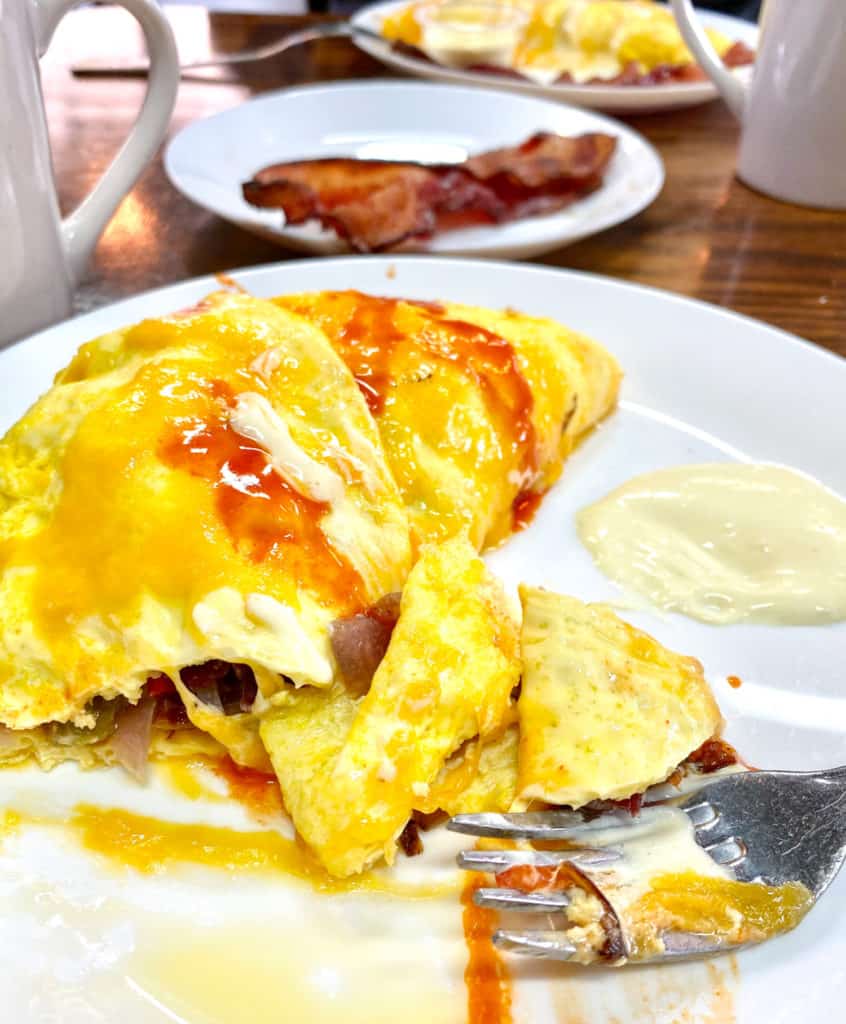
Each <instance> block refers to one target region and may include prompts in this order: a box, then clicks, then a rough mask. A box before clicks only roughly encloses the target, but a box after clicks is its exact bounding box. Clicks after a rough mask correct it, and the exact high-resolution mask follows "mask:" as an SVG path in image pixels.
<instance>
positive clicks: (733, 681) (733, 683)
mask: <svg viewBox="0 0 846 1024" xmlns="http://www.w3.org/2000/svg"><path fill="white" fill-rule="evenodd" d="M726 682H727V683H728V684H729V686H730V687H732V689H734V690H739V689H740V687H741V686H742V685H743V680H742V679H741V678H740V676H726Z"/></svg>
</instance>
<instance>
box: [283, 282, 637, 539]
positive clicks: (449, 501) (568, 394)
mask: <svg viewBox="0 0 846 1024" xmlns="http://www.w3.org/2000/svg"><path fill="white" fill-rule="evenodd" d="M275 301H276V302H277V304H278V305H280V306H281V307H282V308H284V309H288V310H292V311H295V312H297V313H300V314H302V315H303V316H305V317H307V318H308V319H309V320H311V321H312V322H313V323H314V324H316V325H317V326H319V327H320V328H321V329H322V330H324V331H325V332H326V335H327V336H328V338H329V340H330V342H331V343H332V345H333V346H334V347H335V350H336V351H337V353H338V354H339V355H340V356H341V358H342V359H343V360H344V362H345V363H346V364H347V366H348V367H349V369H350V370H351V372H352V373H353V375H354V377H355V379H356V380H357V382H358V384H359V386H360V388H361V389H362V391H363V393H364V394H365V396H366V397H367V400H368V404H369V406H370V410H371V412H372V413H373V415H374V417H375V419H376V421H377V423H378V426H379V432H380V435H381V438H382V443H383V445H384V448H385V454H386V457H387V459H388V463H389V465H390V468H391V470H392V472H393V474H394V477H395V479H396V481H397V484H398V486H399V488H400V492H401V494H402V496H403V500H404V502H405V505H406V509H407V511H408V515H409V520H410V525H411V530H412V536H413V540H414V543H415V544H417V545H420V544H424V543H427V542H431V541H437V540H446V539H448V538H450V537H453V536H456V535H458V534H462V533H463V534H466V535H467V536H468V537H469V539H470V541H471V543H472V544H473V545H474V546H475V547H476V548H477V549H479V550H481V549H483V548H486V547H490V546H492V545H494V544H497V543H499V542H500V541H502V540H503V539H504V538H505V537H507V536H508V535H509V534H510V533H511V531H512V530H513V529H514V528H515V526H520V525H523V524H524V521H525V518H524V517H525V514H526V510H527V509H530V508H532V507H533V506H534V504H536V503H537V500H538V499H539V498H540V496H541V495H542V494H543V493H544V492H545V491H546V490H547V489H548V488H549V486H550V485H551V484H552V483H553V482H554V480H555V479H556V478H557V476H558V474H559V473H560V471H561V465H562V461H563V459H564V458H565V457H566V455H567V454H568V453H569V451H570V450H571V449H572V447H573V445H574V443H575V441H576V440H577V439H578V437H579V436H581V435H582V434H583V433H584V432H585V431H586V430H588V429H589V428H590V427H591V426H593V425H594V424H595V423H597V422H598V421H599V420H600V419H601V418H602V417H603V416H604V415H606V413H608V412H609V411H610V410H611V409H612V408H613V406H614V404H615V402H616V399H617V393H618V390H619V385H620V379H621V373H620V369H619V366H618V365H617V363H616V361H615V360H614V358H613V357H612V356H611V355H610V354H609V353H608V352H606V351H605V350H604V349H603V348H602V347H601V346H599V345H597V344H596V343H595V342H593V341H591V340H590V339H588V338H585V337H583V336H582V335H579V334H576V333H575V332H573V331H569V330H568V329H567V328H564V327H562V326H561V325H559V324H556V323H554V322H553V321H550V320H545V319H538V318H533V317H528V316H524V315H523V314H520V313H515V312H512V311H503V312H498V311H492V310H485V309H480V308H478V307H471V306H464V305H458V304H455V303H443V304H438V303H425V302H413V301H405V300H398V299H385V298H374V297H373V296H368V295H362V294H361V293H359V292H354V291H346V292H316V293H308V294H302V295H287V296H281V297H280V298H278V299H276V300H275Z"/></svg>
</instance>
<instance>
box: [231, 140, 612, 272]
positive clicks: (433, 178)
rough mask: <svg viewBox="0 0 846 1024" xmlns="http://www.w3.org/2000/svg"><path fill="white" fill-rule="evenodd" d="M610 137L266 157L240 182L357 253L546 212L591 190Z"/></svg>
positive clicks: (253, 195)
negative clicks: (475, 149) (461, 152)
mask: <svg viewBox="0 0 846 1024" xmlns="http://www.w3.org/2000/svg"><path fill="white" fill-rule="evenodd" d="M615 146H616V139H614V138H613V137H611V136H609V135H601V134H588V135H582V136H578V137H576V138H565V137H563V136H560V135H554V134H551V133H549V132H539V133H537V134H536V135H533V136H531V138H529V139H527V140H526V141H525V142H523V143H522V144H521V145H519V146H512V147H507V148H504V149H498V150H493V151H491V152H489V153H481V154H478V155H477V156H474V157H471V158H470V159H469V160H466V161H465V162H464V163H463V164H437V165H434V164H433V165H424V164H417V163H411V162H391V161H385V160H355V159H352V158H334V159H326V160H301V161H295V162H292V163H285V164H274V165H273V166H271V167H265V168H264V169H263V170H261V171H259V172H258V173H257V174H256V175H255V177H254V178H253V179H252V181H248V182H246V183H245V184H244V186H243V193H244V198H245V199H246V201H247V202H248V203H250V204H252V205H253V206H257V207H262V208H278V209H282V210H284V212H285V217H286V220H287V222H288V223H289V224H303V223H305V222H306V221H309V220H318V221H319V222H320V223H321V224H322V225H323V227H326V228H330V229H332V230H334V231H335V232H336V233H337V234H338V236H339V237H340V238H342V239H344V240H345V241H346V242H348V243H349V244H350V246H352V248H353V249H355V250H357V251H359V252H378V251H382V250H385V249H391V248H396V247H397V246H400V245H410V244H411V243H414V242H420V241H425V240H427V239H429V238H431V237H432V235H434V234H436V233H437V232H438V231H447V230H450V229H453V228H457V227H464V226H467V225H469V224H495V223H501V222H503V221H508V220H515V219H518V218H521V217H530V216H534V215H536V214H541V213H549V212H552V211H554V210H558V209H561V207H563V206H566V205H567V204H569V203H571V202H573V201H574V200H576V199H578V198H579V197H580V196H583V195H585V194H587V193H588V192H591V191H593V190H594V189H595V188H597V187H598V186H599V185H600V184H601V183H602V175H603V173H604V171H605V168H606V167H607V165H608V161H609V160H610V159H611V156H612V155H613V152H614V148H615Z"/></svg>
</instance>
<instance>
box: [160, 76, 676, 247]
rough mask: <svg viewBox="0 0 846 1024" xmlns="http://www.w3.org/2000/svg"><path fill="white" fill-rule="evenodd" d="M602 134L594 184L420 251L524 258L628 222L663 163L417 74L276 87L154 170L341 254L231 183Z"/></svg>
mask: <svg viewBox="0 0 846 1024" xmlns="http://www.w3.org/2000/svg"><path fill="white" fill-rule="evenodd" d="M542 130H546V131H553V132H559V133H560V134H563V135H574V134H580V133H582V132H606V133H608V134H610V135H615V136H616V137H617V138H618V140H619V142H618V147H617V152H616V153H615V154H614V156H613V158H612V160H611V163H610V165H609V167H608V171H607V173H606V175H605V181H604V183H603V185H602V187H601V188H600V189H597V191H596V192H594V193H592V194H591V195H589V196H587V197H586V198H585V199H580V200H578V201H577V202H575V203H573V204H572V205H571V206H569V207H567V208H566V209H564V210H561V211H559V212H558V213H553V214H550V215H549V216H545V217H530V218H527V219H525V220H519V221H514V222H513V223H509V224H496V225H489V226H488V225H485V226H480V227H472V228H463V229H461V230H459V231H450V232H448V233H445V234H441V235H436V236H435V237H434V238H433V239H432V241H431V242H430V243H429V244H428V246H427V251H430V252H435V253H444V254H447V253H449V254H451V255H464V256H496V257H507V258H509V259H526V258H527V257H530V256H537V255H539V254H540V253H543V252H548V251H549V250H551V249H558V248H560V247H561V246H564V245H569V244H570V243H571V242H575V241H577V240H578V239H580V238H585V237H586V236H587V235H592V234H595V233H596V232H598V231H603V230H604V229H605V228H609V227H612V226H613V225H614V224H619V223H620V222H621V221H624V220H628V218H629V217H633V216H634V215H635V214H636V213H639V212H640V211H641V210H643V209H644V208H645V207H647V206H648V205H649V204H650V203H651V202H652V201H653V199H655V197H656V196H657V195H658V193H659V192H660V191H661V186H662V185H663V182H664V167H663V164H662V162H661V158H660V157H659V156H658V154H657V153H656V151H655V150H654V149H653V148H652V147H651V146H650V145H649V143H648V142H646V140H645V139H644V138H643V137H642V136H641V135H638V134H637V133H636V132H634V131H632V129H631V128H627V127H625V125H622V124H620V123H618V122H616V121H610V120H608V119H607V118H604V117H601V116H599V115H597V114H593V113H589V112H587V111H584V110H579V109H576V108H573V107H564V106H561V105H560V104H557V103H549V102H548V101H545V100H539V99H537V98H535V97H533V96H515V95H511V94H508V93H493V92H490V91H488V90H481V89H473V88H467V87H466V86H454V85H435V84H431V83H423V82H392V81H375V82H374V81H368V82H341V83H338V84H333V85H319V86H305V87H303V88H298V89H286V90H283V91H280V92H273V93H270V94H269V95H265V96H260V97H258V98H257V99H253V100H249V101H248V102H247V103H243V104H241V105H240V106H237V107H234V108H232V109H231V110H225V111H223V112H222V113H220V114H214V115H213V116H212V117H208V118H206V119H204V120H201V121H194V122H193V123H192V124H189V125H188V126H187V127H186V128H184V129H183V130H182V131H181V132H180V133H179V134H178V135H177V136H176V138H175V139H174V140H173V141H172V142H171V144H170V145H169V146H168V149H167V152H166V153H165V168H166V170H167V173H168V175H169V177H170V180H171V181H172V182H173V184H174V185H175V186H176V187H177V188H178V189H179V190H180V192H182V193H184V194H185V195H186V196H187V197H188V198H189V199H191V200H193V201H194V202H195V203H198V204H199V205H200V206H204V207H205V208H206V209H208V210H211V211H212V212H213V213H217V214H219V215H220V216H221V217H224V218H226V220H229V221H232V222H233V223H235V224H238V225H240V226H241V227H243V228H246V229H247V230H248V231H253V232H254V233H255V234H258V235H262V236H263V237H265V238H269V239H270V240H271V241H274V242H278V243H279V244H280V245H284V246H285V247H286V248H289V249H296V250H298V251H300V252H307V253H314V254H319V255H327V254H332V253H339V252H345V251H347V248H346V246H345V244H344V243H343V242H341V241H340V240H339V239H338V238H337V236H336V235H335V233H334V232H332V231H325V230H323V229H322V228H320V227H319V226H318V225H316V224H309V225H304V226H302V227H286V226H285V215H284V213H282V212H281V211H276V210H259V209H256V208H255V207H253V206H250V205H249V204H248V203H247V202H245V200H244V199H243V197H242V195H241V184H242V182H244V181H247V180H249V179H250V178H251V177H252V176H253V175H254V174H255V172H256V171H258V170H260V169H261V168H262V167H266V166H267V165H268V164H273V163H280V162H282V161H287V160H300V159H308V158H312V157H314V158H318V157H333V156H355V157H370V158H375V159H389V160H393V159H396V160H420V161H423V162H426V163H450V162H458V161H461V160H464V159H465V158H466V157H467V156H468V155H469V154H472V153H478V152H481V151H483V150H487V149H495V148H497V147H499V146H506V145H514V144H516V143H519V142H522V141H523V140H524V139H526V138H528V136H530V135H531V134H532V133H533V132H536V131H542Z"/></svg>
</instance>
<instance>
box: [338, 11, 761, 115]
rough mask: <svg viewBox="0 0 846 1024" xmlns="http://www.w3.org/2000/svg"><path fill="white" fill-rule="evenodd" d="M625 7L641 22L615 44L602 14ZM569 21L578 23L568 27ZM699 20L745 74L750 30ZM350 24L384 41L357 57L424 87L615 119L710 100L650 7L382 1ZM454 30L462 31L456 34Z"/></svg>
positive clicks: (368, 43)
mask: <svg viewBox="0 0 846 1024" xmlns="http://www.w3.org/2000/svg"><path fill="white" fill-rule="evenodd" d="M635 7H639V8H642V9H645V10H646V16H645V17H644V18H643V19H641V21H640V22H636V23H635V24H634V25H633V26H632V27H631V28H630V29H629V31H627V33H626V37H625V38H624V39H622V41H621V43H622V44H621V45H617V41H615V35H616V34H619V32H618V28H617V27H616V20H617V14H616V11H615V10H611V8H618V9H622V10H624V11H625V10H626V9H629V10H631V11H633V10H634V9H635ZM649 8H654V9H653V10H651V11H650V10H649ZM450 10H453V12H454V13H453V14H452V15H451V16H450V15H449V11H450ZM579 17H580V18H581V19H583V20H582V22H581V23H578V24H576V22H577V18H579ZM700 18H701V21H702V24H703V25H704V26H705V27H706V29H708V30H710V31H711V32H712V33H713V34H714V35H713V39H714V40H715V41H716V42H717V44H718V46H719V47H720V50H721V52H723V53H724V56H725V59H726V61H727V62H728V63H730V64H732V65H733V66H737V71H736V73H737V74H739V75H745V74H748V72H749V61H750V60H751V59H752V56H753V52H752V51H754V50H755V47H756V46H757V40H758V29H757V26H755V25H751V24H750V23H749V22H745V21H742V20H740V19H738V18H732V17H730V16H728V15H721V14H714V13H712V12H709V11H702V12H700ZM450 19H452V20H450ZM471 19H476V20H479V19H482V20H487V21H488V22H489V28H488V30H487V33H486V36H487V35H489V36H490V37H491V42H490V45H487V46H486V47H485V48H481V47H480V46H479V43H478V41H479V39H480V38H482V36H481V33H479V32H478V31H475V30H471V28H470V22H471ZM353 23H358V24H360V25H362V26H363V27H365V28H367V29H370V30H371V31H375V32H380V33H382V34H384V35H386V36H389V37H390V38H386V39H385V42H384V44H383V43H382V42H380V41H378V40H373V39H372V38H369V37H367V38H366V37H364V36H359V37H357V38H356V43H357V45H358V46H359V47H361V49H363V50H365V51H366V52H367V53H369V54H370V55H371V56H372V57H375V58H376V59H377V60H380V61H381V62H382V63H383V64H387V65H388V66H389V67H392V68H396V69H397V70H398V71H404V72H406V73H408V74H413V75H418V76H422V77H424V78H432V79H435V80H439V81H444V82H466V83H473V84H474V85H484V86H488V87H492V88H497V89H509V90H512V91H516V92H521V93H528V94H530V95H534V96H543V97H546V98H547V99H557V100H563V101H564V102H565V103H574V104H577V105H579V106H583V107H593V108H596V109H598V110H608V111H612V112H621V113H622V112H623V111H626V112H631V113H646V112H649V111H657V110H672V109H674V108H677V107H689V106H694V105H696V104H698V103H704V102H706V101H707V100H712V99H715V98H716V96H717V90H716V88H715V87H714V85H713V84H712V83H711V82H710V81H709V80H708V79H707V78H704V77H700V76H701V73H700V72H699V71H698V69H697V68H696V65H695V64H694V63H693V61H692V58H691V57H690V55H689V53H688V52H687V50H686V48H685V47H684V44H683V42H682V41H681V37H680V36H679V35H678V32H677V29H676V28H675V25H674V24H673V22H672V15H671V14H670V12H669V11H668V10H667V9H666V8H665V7H664V6H663V5H659V4H651V3H649V4H646V5H644V4H641V3H640V2H638V4H637V5H636V4H634V3H630V2H628V0H591V2H590V3H586V2H585V0H545V2H543V3H538V4H533V3H531V2H526V3H519V2H518V3H510V4H496V3H490V2H488V0H466V2H465V0H440V2H438V0H435V2H434V3H431V4H426V3H418V4H410V3H409V2H408V0H388V2H385V3H376V4H373V5H372V6H370V7H366V8H364V9H363V10H361V11H359V12H358V13H357V14H356V15H355V16H354V18H353ZM460 24H463V25H464V27H465V31H463V32H462V31H458V32H456V25H460ZM571 25H572V28H573V29H575V32H571V31H570V26H571ZM424 33H425V35H424ZM447 33H449V38H447ZM426 35H428V36H429V37H430V38H431V42H432V44H433V45H431V46H429V47H427V50H428V53H427V52H424V51H423V50H422V49H421V45H424V46H425V45H426V42H425V40H426ZM462 36H463V37H465V39H464V42H462V38H461V37H462ZM737 62H739V64H738V63H737ZM567 78H571V79H573V80H572V81H568V80H566V79H567ZM579 79H581V80H579ZM602 79H606V81H602Z"/></svg>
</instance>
